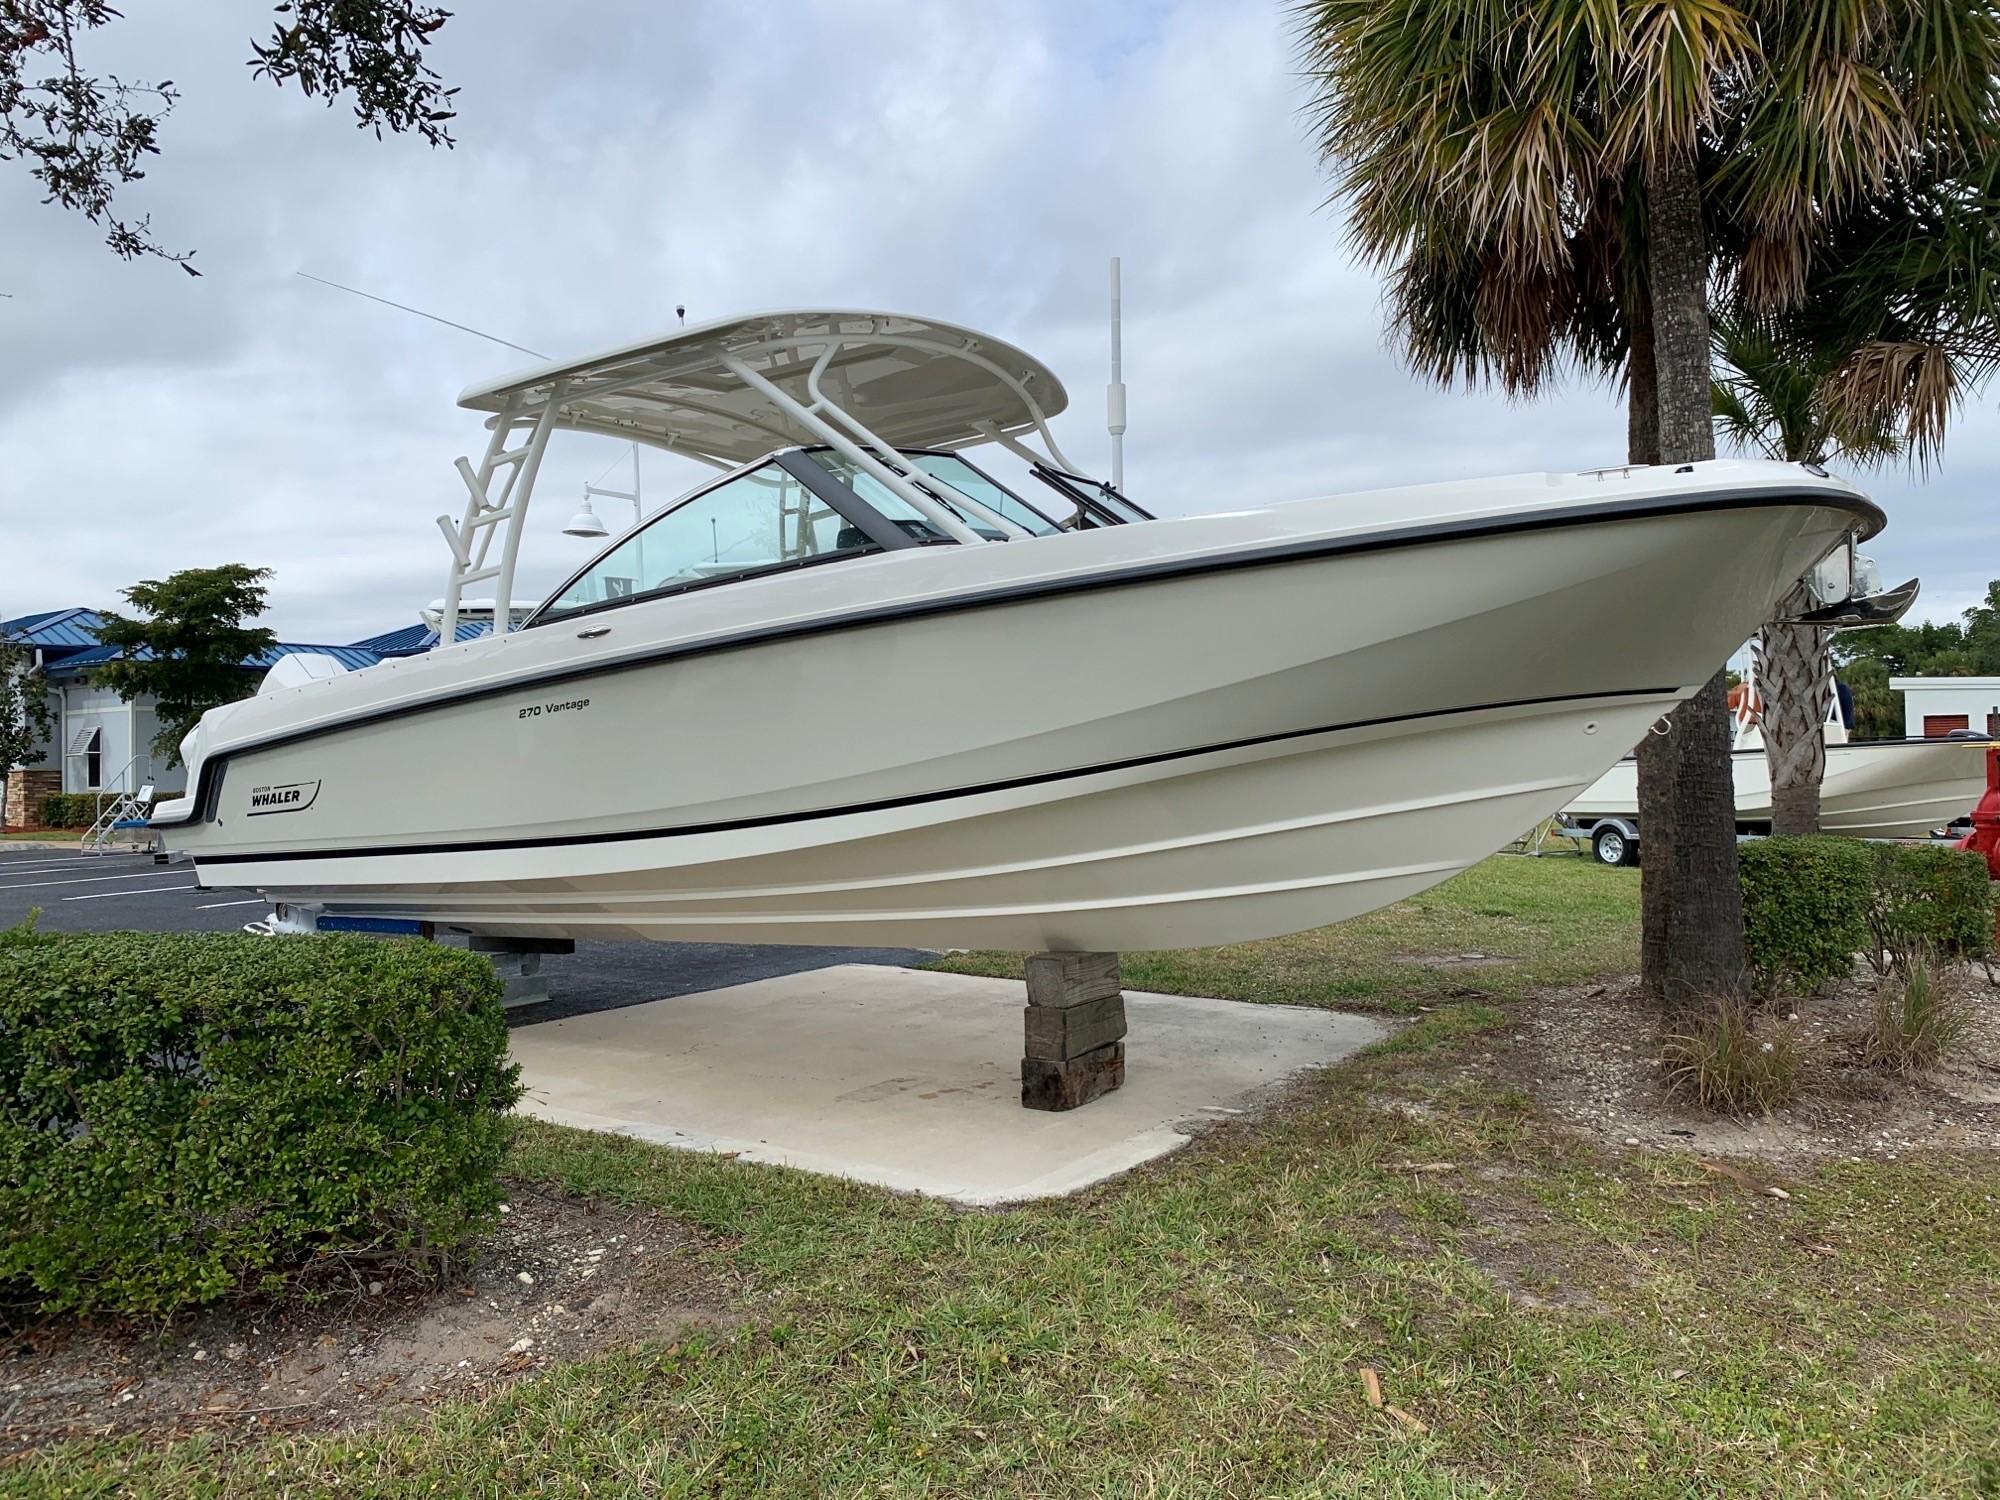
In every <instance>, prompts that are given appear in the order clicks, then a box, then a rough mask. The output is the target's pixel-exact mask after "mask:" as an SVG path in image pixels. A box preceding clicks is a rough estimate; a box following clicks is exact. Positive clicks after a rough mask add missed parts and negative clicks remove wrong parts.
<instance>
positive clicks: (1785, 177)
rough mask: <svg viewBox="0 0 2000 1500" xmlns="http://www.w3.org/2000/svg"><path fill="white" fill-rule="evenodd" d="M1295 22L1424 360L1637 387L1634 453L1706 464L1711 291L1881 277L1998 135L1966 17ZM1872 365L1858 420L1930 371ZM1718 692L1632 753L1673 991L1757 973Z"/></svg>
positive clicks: (1325, 114)
mask: <svg viewBox="0 0 2000 1500" xmlns="http://www.w3.org/2000/svg"><path fill="white" fill-rule="evenodd" d="M1296 14H1297V16H1298V19H1299V23H1300V38H1299V45H1300V55H1301V60H1302V62H1303V63H1304V66H1305V70H1306V72H1307V74H1308V76H1309V77H1310V79H1311V81H1312V85H1313V93H1312V97H1311V100H1310V103H1309V105H1308V108H1307V113H1308V117H1309V119H1310V121H1311V123H1312V127H1313V130H1314V134H1315V136H1316V139H1317V143H1318V145H1319V149H1320V153H1321V157H1322V159H1323V161H1324V162H1325V163H1326V164H1327V165H1328V166H1329V168H1330V169H1331V171H1332V173H1333V177H1334V182H1335V196H1336V198H1338V199H1340V200H1344V202H1345V203H1346V205H1347V207H1348V209H1349V217H1348V222H1349V226H1350V229H1351V232H1352V233H1353V235H1354V238H1355V241H1356V243H1357V245H1358V247H1359V249H1360V251H1361V253H1362V255H1363V256H1364V257H1366V258H1368V259H1371V260H1373V261H1375V262H1376V263H1378V264H1381V265H1383V266H1386V267H1388V268H1389V270H1390V274H1391V281H1390V299H1389V300H1390V324H1391V327H1392V330H1393V331H1394V332H1395V334H1396V336H1397V337H1398V340H1399V342H1401V343H1402V345H1403V347H1404V349H1405V351H1406V352H1407V353H1408V355H1409V356H1410V358H1411V361H1412V363H1413V364H1414V365H1415V366H1416V368H1417V369H1418V370H1420V371H1422V372H1424V373H1427V374H1430V375H1431V376H1433V377H1434V378H1439V379H1443V380H1452V379H1459V378H1464V379H1471V380H1487V379H1490V380H1495V381H1498V382H1499V383H1500V384H1501V385H1502V386H1503V387H1505V388H1506V389H1508V390H1510V391H1512V392H1515V393H1521V394H1526V393H1530V392H1533V391H1536V390H1538V389H1540V388H1542V387H1543V386H1545V385H1546V384H1547V383H1548V382H1549V381H1551V380H1552V379H1554V378H1556V377H1557V376H1558V375H1560V374H1562V373H1564V372H1565V371H1566V370H1568V369H1572V368H1574V369H1579V370H1581V371H1583V372H1585V373H1588V374H1596V375H1600V376H1604V375H1609V376H1611V377H1612V378H1615V379H1619V380H1622V381H1623V383H1624V386H1625V389H1626V392H1627V397H1628V433H1627V439H1628V451H1629V453H1630V456H1631V457H1632V459H1633V460H1634V461H1637V462H1676V463H1677V462H1685V461H1689V460H1697V459H1703V458H1709V457H1713V456H1714V451H1715V450H1714V441H1715V439H1714V428H1713V425H1712V422H1711V414H1712V397H1711V390H1710V331H1709V324H1708V308H1709V302H1710V298H1711V295H1714V294H1718V293H1719V294H1720V295H1721V296H1722V297H1723V299H1724V300H1725V301H1736V302H1740V303H1741V304H1742V305H1744V306H1746V307H1750V308H1753V309H1757V310H1760V311H1770V310H1775V309H1782V308H1787V307H1793V306H1797V305H1799V304H1800V303H1801V302H1802V301H1804V300H1805V299H1806V296H1807V288H1808V286H1809V285H1814V284H1819V283H1820V282H1821V280H1822V277H1823V272H1822V269H1821V262H1822V261H1824V260H1826V259H1827V258H1828V257H1831V259H1832V261H1833V262H1834V263H1835V264H1836V266H1838V265H1845V264H1858V263H1859V262H1860V261H1861V260H1862V259H1864V258H1865V255H1864V251H1865V250H1866V247H1868V246H1870V245H1871V244H1872V245H1874V246H1875V249H1874V250H1873V251H1869V252H1867V253H1872V254H1874V255H1876V256H1877V258H1878V260H1881V259H1883V257H1884V256H1885V253H1886V252H1885V249H1884V247H1885V246H1886V245H1888V244H1893V243H1895V242H1896V235H1897V231H1898V227H1899V226H1904V225H1906V223H1907V220H1908V218H1909V217H1910V213H1911V207H1912V205H1913V203H1915V202H1916V201H1919V200H1921V199H1922V198H1923V196H1924V185H1926V184H1932V183H1935V184H1941V185H1945V191H1946V196H1947V198H1949V196H1950V193H1951V192H1952V191H1954V190H1956V187H1957V185H1959V184H1961V183H1963V181H1964V180H1965V179H1966V178H1967V177H1968V175H1969V174H1972V173H1974V172H1976V171H1977V170H1979V169H1980V167H1981V166H1982V165H1985V164H1988V163H1990V160H1991V157H1992V154H1993V153H1992V151H1991V149H1990V147H1991V144H1992V143H1993V142H1994V141H1996V140H2000V126H1996V121H1995V114H1996V108H1995V101H1994V97H1993V93H1994V91H1993V88H1992V83H1991V80H1992V78H1993V77H1994V74H1995V64H1996V62H2000V18H1996V16H1995V15H1994V13H1993V12H1992V10H1991V9H1990V8H1989V7H1988V6H1986V5H1984V4H1974V3H1971V0H1932V3H1929V4H1926V5H1921V6H1908V7H1887V6H1880V5H1873V4H1868V3H1866V0H1801V3H1794V4H1779V3H1776V0H1642V3H1636V4H1624V5H1618V4H1612V3H1610V0H1529V3H1526V4H1520V5H1500V4H1495V3H1492V0H1301V3H1299V4H1298V5H1297V7H1296ZM1871 231H1872V232H1876V233H1877V239H1875V240H1871V239H1870V233H1871ZM1880 284H1881V283H1880V282H1876V283H1875V285H1876V286H1877V287H1879V286H1880ZM1861 285H1862V281H1861V280H1856V281H1855V282H1852V283H1850V284H1849V288H1848V290H1849V292H1850V293H1851V294H1852V295H1853V296H1854V297H1855V298H1856V299H1857V300H1858V299H1860V298H1861V296H1862V293H1861V290H1860V287H1861ZM1874 357H1875V361H1876V364H1877V365H1879V366H1880V368H1879V370H1877V371H1876V372H1875V373H1874V374H1872V375H1864V373H1863V369H1862V366H1860V365H1857V366H1856V367H1855V368H1854V370H1853V371H1851V372H1850V379H1849V382H1848V386H1847V387H1845V388H1846V389H1848V390H1849V391H1850V394H1851V400H1852V401H1853V402H1854V403H1855V404H1856V405H1863V406H1865V405H1866V404H1867V403H1868V402H1869V401H1871V400H1877V401H1879V400H1880V399H1881V398H1882V395H1883V393H1884V392H1885V391H1887V390H1889V389H1890V388H1892V387H1894V386H1895V385H1896V384H1897V382H1898V380H1900V381H1901V382H1902V386H1903V387H1904V388H1906V389H1907V388H1909V387H1912V386H1920V385H1922V384H1923V383H1924V381H1925V375H1924V373H1923V372H1924V370H1925V369H1926V365H1925V361H1924V359H1923V358H1922V357H1921V356H1915V355H1910V354H1908V353H1907V352H1899V350H1898V346H1896V345H1895V344H1894V341H1893V339H1890V338H1888V337H1884V338H1883V339H1881V340H1880V341H1878V348H1877V350H1876V354H1875V356H1874ZM1932 384H1933V385H1934V384H1935V381H1934V380H1933V381H1932ZM1724 693H1725V687H1724V682H1723V678H1722V675H1721V674H1720V673H1719V672H1718V674H1717V675H1716V677H1715V678H1714V679H1713V680H1711V681H1710V682H1709V683H1708V684H1707V685H1706V686H1704V687H1703V688H1702V689H1701V690H1700V691H1699V692H1698V693H1697V694H1696V695H1695V696H1694V697H1693V698H1691V699H1690V700H1689V701H1688V702H1687V703H1685V704H1683V705H1682V706H1681V707H1680V708H1679V709H1678V710H1676V712H1675V713H1674V714H1673V715H1672V728H1671V732H1670V733H1667V734H1662V735H1649V736H1647V738H1646V741H1645V743H1644V744H1643V745H1642V746H1641V750H1640V781H1641V803H1642V806H1641V809H1640V812H1641V817H1642V819H1644V820H1645V823H1646V827H1647V843H1646V852H1647V858H1646V863H1645V872H1644V903H1645V910H1644V943H1643V947H1642V953H1643V969H1644V976H1645V982H1646V987H1647V989H1648V991H1649V992H1650V993H1652V994H1653V995H1654V996H1655V997H1657V998H1659V999H1661V1000H1663V1001H1665V1002H1668V1003H1678V1002H1679V1001H1680V1000H1682V999H1684V998H1688V997H1692V996H1697V995H1730V994H1737V993H1740V992H1741V989H1742V985H1743V965H1742V910H1741V899H1740V892H1739V887H1738V883H1737V874H1736V850H1735V842H1734V837H1733V834H1734V808H1733V792H1732V786H1731V779H1730V775H1729V761H1728V728H1727V715H1726V710H1725V708H1724V701H1723V700H1724Z"/></svg>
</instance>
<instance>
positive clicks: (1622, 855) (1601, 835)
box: [1590, 823, 1639, 865]
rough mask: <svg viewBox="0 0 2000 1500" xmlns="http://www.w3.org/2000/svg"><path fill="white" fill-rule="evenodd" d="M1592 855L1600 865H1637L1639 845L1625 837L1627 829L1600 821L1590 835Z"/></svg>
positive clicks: (1634, 840)
mask: <svg viewBox="0 0 2000 1500" xmlns="http://www.w3.org/2000/svg"><path fill="white" fill-rule="evenodd" d="M1590 856H1591V858H1592V859H1594V860H1596V861H1597V862H1598V863H1599V864H1600V865H1636V864H1637V863H1638V862H1639V845H1638V841H1637V840H1636V839H1628V838H1626V837H1625V831H1624V830H1623V829H1622V828H1619V827H1617V826H1616V825H1615V824H1611V823H1599V824H1598V825H1597V827H1596V829H1595V830H1593V831H1592V833H1591V835H1590Z"/></svg>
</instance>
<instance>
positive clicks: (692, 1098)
mask: <svg viewBox="0 0 2000 1500" xmlns="http://www.w3.org/2000/svg"><path fill="white" fill-rule="evenodd" d="M1026 1002H1027V997H1026V993H1025V991H1024V990H1023V988H1022V986H1021V985H1020V984H1019V983H1018V982H1016V981H1011V980H1004V979H978V978H972V977H969V976H966V975H961V974H932V973H922V972H918V971H916V970H911V969H890V968H882V967H878V966H875V965H870V964H842V965H839V966H836V967H834V968H827V969H817V970H814V971H812V972H810V973H804V974H785V975H780V976H778V977H776V978H772V979H761V980H758V981H756V982H755V983H752V984H740V985H734V986H731V987H729V988H727V989H719V990H708V991H705V992H703V993H700V994H694V995H681V996H677V997H675V998H673V999H670V1000H657V1001H653V1002H651V1003H649V1004H644V1005H632V1006H627V1007H625V1008H623V1009H621V1010H615V1011H603V1012H598V1013H596V1014H592V1015H583V1016H572V1017H568V1018H565V1019H562V1020H556V1021H548V1022H544V1023H543V1024H541V1025H533V1026H521V1027H517V1028H515V1030H514V1032H513V1034H512V1046H513V1052H514V1060H515V1061H516V1062H518V1063H520V1065H521V1075H522V1082H523V1083H524V1084H525V1085H526V1088H527V1091H528V1092H527V1098H526V1100H525V1102H524V1103H523V1105H522V1109H523V1111H524V1112H525V1113H528V1114H531V1115H534V1116H536V1117H537V1118H539V1119H544V1120H551V1121H554V1122H556V1123H558V1124H562V1125H576V1126H581V1127H583V1128H585V1129H589V1130H606V1131H614V1132H617V1133H619V1134H623V1135H631V1136H636V1137H638V1138H640V1139H641V1140H648V1141H654V1142H657V1143H659V1144H662V1145H668V1146H677V1147H681V1148H684V1149H687V1150H694V1151H717V1152H732V1153H735V1154H737V1155H740V1156H741V1157H742V1158H744V1159H745V1160H748V1161H759V1162H773V1163H777V1164H781V1165H784V1166H791V1167H800V1168H803V1169H804V1170H806V1171H809V1172H824V1173H826V1174H828V1175H830V1176H836V1177H847V1178H853V1179H855V1180H857V1181H861V1182H872V1183H878V1184H880V1185H881V1186H883V1187H889V1188H897V1189H901V1190H904V1191H910V1192H920V1193H929V1194H933V1195H935V1196H938V1197H942V1198H951V1199H955V1200H957V1201H958V1202H960V1203H968V1204H987V1203H1009V1202H1017V1201H1019V1200H1021V1199H1026V1198H1044V1197H1056V1196H1060V1195H1062V1194H1065V1193H1073V1192H1076V1191H1077V1190H1079V1189H1081V1188H1085V1187H1088V1186H1089V1185H1090V1184H1092V1183H1094V1182H1101V1181H1103V1180H1104V1179H1105V1178H1107V1177H1112V1176H1115V1175H1117V1174H1118V1173H1120V1172H1124V1171H1128V1170H1130V1169H1131V1168H1133V1167H1136V1166H1138V1165H1139V1164H1140V1163H1141V1162H1144V1161H1150V1160H1151V1159H1152V1158H1154V1157H1156V1156H1162V1155H1164V1154H1165V1153H1167V1152H1169V1151H1172V1150H1174V1149H1175V1148H1176V1147H1179V1146H1182V1145H1185V1144H1186V1143H1187V1141H1188V1140H1189V1135H1188V1133H1187V1131H1186V1130H1185V1129H1184V1128H1182V1127H1183V1126H1184V1125H1185V1124H1187V1123H1190V1122H1194V1121H1198V1120H1201V1119H1204V1118H1207V1119H1214V1118H1216V1117H1218V1116H1223V1115H1231V1114H1237V1113H1240V1112H1242V1111H1243V1110H1245V1109H1246V1108H1249V1107H1251V1106H1252V1105H1254V1104H1255V1102H1256V1099H1257V1095H1258V1094H1259V1092H1260V1091H1263V1090H1267V1089H1269V1088H1270V1087H1271V1086H1272V1085H1273V1084H1276V1083H1278V1082H1279V1081H1281V1080H1282V1079H1285V1078H1287V1077H1290V1076H1292V1075H1293V1074H1296V1073H1298V1072H1301V1071H1302V1070H1304V1069H1307V1068H1314V1067H1320V1066H1323V1065H1325V1064H1327V1063H1331V1062H1335V1061H1337V1060H1339V1059H1340V1058H1343V1057H1346V1056H1348V1055H1349V1054H1350V1053H1353V1052H1355V1051H1357V1050H1358V1049H1360V1048H1362V1047H1364V1046H1366V1045H1368V1044H1369V1043H1370V1042H1373V1041H1376V1040H1378V1039H1379V1038H1381V1037H1382V1036H1384V1035H1386V1034H1387V1028H1386V1027H1384V1026H1383V1025H1382V1024H1381V1023H1379V1022H1377V1021H1371V1020H1368V1019H1366V1018H1364V1017H1361V1016H1348V1015H1337V1014H1335V1013H1333V1012H1331V1011H1320V1010H1303V1009H1297V1008H1293V1007H1290V1006H1282V1005H1246V1004H1243V1003H1240V1002H1238V1001H1232V1000H1198V999H1190V998H1188V997H1186V996H1181V995H1150V994H1144V993H1138V992H1128V993H1127V994H1126V997H1125V1003H1126V1014H1127V1017H1128V1019H1129V1021H1130V1024H1131V1032H1130V1034H1129V1035H1128V1036H1127V1037H1126V1039H1125V1047H1126V1078H1125V1086H1124V1087H1123V1088H1122V1089H1119V1090H1118V1091H1117V1092H1116V1093H1113V1094H1107V1095H1106V1096H1104V1097H1103V1098H1101V1099H1098V1100H1096V1101H1095V1102H1093V1103H1091V1104H1088V1105H1085V1106H1084V1107H1083V1108H1082V1109H1079V1110H1075V1111H1072V1112H1070V1113H1068V1114H1045V1113H1040V1112H1038V1111H1033V1110H1025V1109H1023V1108H1021V1101H1020V1094H1021V1011H1022V1008H1023V1006H1024V1005H1025V1004H1026Z"/></svg>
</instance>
